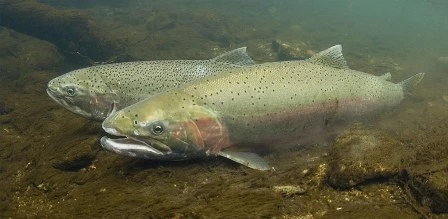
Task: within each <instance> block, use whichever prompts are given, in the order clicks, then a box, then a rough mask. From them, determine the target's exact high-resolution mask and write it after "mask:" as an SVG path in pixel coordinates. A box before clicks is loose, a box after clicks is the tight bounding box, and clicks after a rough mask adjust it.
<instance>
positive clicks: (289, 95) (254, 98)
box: [101, 45, 424, 170]
mask: <svg viewBox="0 0 448 219" xmlns="http://www.w3.org/2000/svg"><path fill="white" fill-rule="evenodd" d="M423 76H424V73H419V74H417V75H415V76H413V77H411V78H409V79H406V80H404V81H402V82H400V83H397V84H395V83H392V82H390V81H389V80H390V77H391V75H390V74H389V73H386V74H384V75H383V76H374V75H370V74H366V73H363V72H360V71H355V70H351V69H349V68H348V67H347V64H346V61H345V59H344V58H343V56H342V47H341V46H340V45H336V46H334V47H331V48H329V49H327V50H325V51H322V52H320V53H318V54H316V55H314V56H313V57H311V58H309V59H307V60H302V61H286V62H272V63H264V64H258V65H254V66H251V67H247V68H240V69H233V70H230V71H229V72H224V73H221V74H217V75H215V76H211V77H208V78H203V79H201V80H198V81H195V82H192V83H188V84H186V85H184V86H182V87H180V88H178V89H174V90H171V91H168V92H165V93H161V94H159V95H157V96H153V97H151V98H148V99H145V100H143V101H141V102H138V103H136V104H134V105H131V106H129V107H126V108H124V109H122V110H120V111H118V112H116V113H115V114H112V115H111V116H110V117H108V118H107V119H106V120H105V121H104V122H103V129H104V130H105V131H106V132H108V133H109V134H112V135H115V136H121V137H124V138H116V139H113V138H109V137H103V138H102V139H101V144H102V147H103V148H105V149H106V150H109V151H112V152H115V153H118V154H122V155H126V156H131V157H139V158H146V159H154V160H184V159H191V158H195V157H205V156H209V155H215V156H223V157H226V158H229V159H231V160H233V161H236V162H238V163H241V164H243V165H246V166H248V167H250V168H254V169H259V170H268V169H271V167H270V165H268V164H267V163H266V162H265V161H264V160H263V159H262V158H261V157H260V156H258V154H257V153H254V152H257V151H258V150H263V149H265V148H269V147H273V146H275V145H281V146H283V145H285V146H286V145H296V144H298V143H302V142H303V141H304V140H305V139H307V138H309V136H313V135H314V136H316V135H320V134H324V133H328V132H329V131H330V130H332V128H334V127H337V125H338V124H350V123H351V122H353V121H354V120H356V119H363V118H365V117H367V116H369V115H373V114H375V113H378V112H381V111H383V110H384V109H387V108H389V107H392V106H395V105H397V104H398V103H400V101H401V100H402V99H403V96H404V93H405V92H406V91H407V90H408V89H409V88H411V87H412V86H413V85H415V84H417V83H418V82H419V81H420V80H421V79H422V78H423Z"/></svg>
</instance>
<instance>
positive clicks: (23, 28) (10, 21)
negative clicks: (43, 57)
mask: <svg viewBox="0 0 448 219" xmlns="http://www.w3.org/2000/svg"><path fill="white" fill-rule="evenodd" d="M0 3H1V6H2V14H1V15H2V17H1V19H0V25H1V26H4V27H8V28H11V29H14V30H16V31H18V32H22V33H25V34H28V35H31V36H34V37H36V38H39V39H42V40H46V41H49V42H51V43H53V44H55V45H56V46H58V47H59V48H60V49H61V50H64V51H67V52H70V53H77V54H82V55H85V56H88V57H91V58H92V59H95V60H105V59H107V58H108V57H109V56H111V55H113V54H115V52H116V51H117V50H116V49H117V48H118V46H117V45H118V44H116V42H115V40H114V39H111V38H110V36H109V35H108V34H107V33H104V32H103V31H102V30H101V28H100V27H99V26H97V25H96V23H95V21H94V20H93V19H92V18H91V17H90V16H88V15H87V14H86V13H85V12H83V11H80V10H63V9H57V8H53V7H50V6H48V5H45V4H41V3H38V2H35V1H34V0H5V1H3V2H0ZM40 54H44V53H40Z"/></svg>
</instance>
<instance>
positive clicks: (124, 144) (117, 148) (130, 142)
mask: <svg viewBox="0 0 448 219" xmlns="http://www.w3.org/2000/svg"><path fill="white" fill-rule="evenodd" d="M100 142H101V147H102V148H104V149H106V150H108V151H110V152H114V153H116V154H120V155H124V156H128V157H135V158H144V159H163V158H164V156H165V155H166V153H165V152H162V151H160V150H157V149H156V148H155V147H153V146H151V144H148V143H146V142H145V141H142V140H139V139H136V138H131V137H121V138H109V137H106V136H104V137H102V138H101V140H100ZM156 143H159V144H161V143H160V142H154V144H156Z"/></svg>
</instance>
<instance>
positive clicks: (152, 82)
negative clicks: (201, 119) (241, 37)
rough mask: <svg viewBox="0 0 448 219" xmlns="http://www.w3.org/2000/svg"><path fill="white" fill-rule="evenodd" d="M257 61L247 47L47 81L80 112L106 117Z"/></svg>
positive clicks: (96, 69) (57, 96) (57, 98)
mask: <svg viewBox="0 0 448 219" xmlns="http://www.w3.org/2000/svg"><path fill="white" fill-rule="evenodd" d="M252 64H254V61H253V60H252V59H251V58H250V57H249V55H248V54H247V53H246V48H245V47H242V48H239V49H235V50H232V51H230V52H227V53H224V54H222V55H220V56H218V57H215V58H213V59H210V60H161V61H142V62H127V63H116V64H107V65H98V66H93V67H89V68H83V69H78V70H74V71H72V72H69V73H67V74H64V75H61V76H59V77H57V78H55V79H53V80H51V81H50V82H49V83H48V88H47V93H48V95H49V96H50V97H51V98H52V99H53V100H54V101H56V102H57V103H59V104H60V105H62V106H64V107H65V108H66V109H68V110H70V111H71V112H74V113H76V114H78V115H81V116H84V117H86V118H89V119H93V120H99V121H102V120H104V119H105V118H106V117H107V116H108V115H109V114H110V113H112V112H113V111H116V110H119V109H122V108H124V107H126V106H129V105H131V104H133V103H136V102H138V101H140V100H142V99H144V98H146V97H149V96H152V95H155V94H157V93H159V92H162V91H166V90H169V89H173V88H177V87H179V86H180V85H182V84H184V83H187V82H190V81H192V80H196V79H199V78H202V77H206V76H210V75H213V74H216V73H219V72H222V71H227V70H230V69H234V68H239V67H242V66H247V65H252Z"/></svg>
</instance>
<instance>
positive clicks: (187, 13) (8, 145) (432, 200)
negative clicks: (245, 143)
mask: <svg viewBox="0 0 448 219" xmlns="http://www.w3.org/2000/svg"><path fill="white" fill-rule="evenodd" d="M39 2H40V3H39V4H38V3H36V2H33V1H22V0H17V1H5V0H0V9H1V10H0V13H1V17H0V133H1V135H0V217H2V218H7V217H11V218H24V217H32V218H34V217H37V218H40V217H49V218H60V217H69V218H72V217H107V218H110V217H137V218H141V217H145V218H148V217H154V218H160V217H171V218H184V217H193V218H217V217H221V218H229V217H238V218H259V217H275V218H322V217H323V218H325V217H327V218H336V217H338V218H339V217H340V218H360V217H362V218H378V217H380V218H383V217H387V218H398V217H400V218H421V217H423V218H429V217H438V218H446V217H448V216H447V214H446V213H447V212H448V204H447V203H448V180H447V179H448V148H447V142H448V137H447V136H446V133H447V131H448V89H447V86H448V58H447V59H444V58H443V57H448V41H447V39H448V15H447V11H448V2H447V1H442V0H388V1H386V0H378V1H373V0H371V1H367V0H363V1H355V0H339V1H336V0H334V1H330V0H328V1H290V0H279V1H264V0H257V1H255V0H247V1H246V0H244V1H242V0H240V1H236V0H235V1H233V0H227V1H219V0H196V1H195V0H183V1H161V0H160V1H149V0H148V1H145V0H139V1H137V0H133V1H107V0H93V1H69V0H61V1H43V0H42V1H39ZM336 44H341V45H342V46H343V53H344V55H345V57H346V59H347V61H348V64H349V66H350V67H351V68H352V69H356V70H360V71H364V72H367V73H371V74H375V75H380V74H383V73H386V72H391V74H392V81H394V82H398V81H401V80H403V79H405V78H408V77H410V76H412V75H414V74H416V73H418V72H426V73H427V74H426V76H425V79H424V80H423V81H422V83H421V84H420V85H419V86H418V87H417V88H416V89H415V90H414V91H413V92H412V94H409V95H407V98H406V99H405V100H404V101H403V102H402V104H401V105H400V106H399V107H397V108H395V109H393V110H391V111H389V112H386V113H384V114H382V115H381V116H380V117H379V118H375V119H374V120H373V121H369V122H365V123H363V124H357V125H356V126H355V127H354V128H352V129H350V130H347V131H346V132H345V133H344V134H342V135H341V136H339V137H338V138H336V139H335V140H334V141H331V142H328V143H326V144H316V145H306V146H302V147H298V148H295V149H292V150H288V151H278V152H275V153H273V154H269V155H266V159H267V160H268V162H269V163H271V164H272V165H273V166H275V168H276V171H275V172H267V173H264V172H259V171H254V170H250V169H248V168H245V167H242V166H239V165H236V164H234V163H232V162H229V161H226V160H223V159H211V160H200V161H187V162H174V163H173V162H162V163H161V162H151V161H136V160H133V159H130V158H124V157H119V156H117V155H115V154H111V153H109V152H106V151H103V150H101V149H100V147H99V144H98V139H99V138H100V137H101V135H102V131H101V128H100V124H99V123H97V122H93V121H88V120H86V119H83V118H80V117H78V116H76V115H73V114H71V113H70V112H68V111H67V110H65V109H63V108H62V107H60V106H58V105H57V104H56V103H54V102H53V101H52V100H51V99H50V98H49V97H48V96H47V95H46V93H45V88H46V83H47V82H48V81H49V80H50V79H52V78H54V77H56V76H58V75H60V74H63V73H66V72H68V71H70V70H73V69H77V68H81V67H86V66H90V65H93V64H99V63H110V62H121V61H137V60H155V59H208V58H211V57H214V56H216V55H218V54H220V53H222V52H224V51H228V50H230V49H234V48H238V47H241V46H247V47H248V52H249V54H250V55H251V56H252V57H253V58H254V59H255V60H256V61H257V62H266V61H279V60H290V59H304V58H307V57H309V56H310V55H311V54H313V53H314V52H318V51H320V50H323V49H326V48H328V47H331V46H333V45H336Z"/></svg>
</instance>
